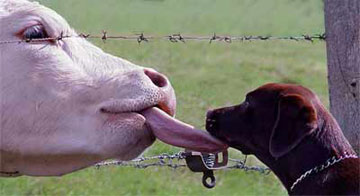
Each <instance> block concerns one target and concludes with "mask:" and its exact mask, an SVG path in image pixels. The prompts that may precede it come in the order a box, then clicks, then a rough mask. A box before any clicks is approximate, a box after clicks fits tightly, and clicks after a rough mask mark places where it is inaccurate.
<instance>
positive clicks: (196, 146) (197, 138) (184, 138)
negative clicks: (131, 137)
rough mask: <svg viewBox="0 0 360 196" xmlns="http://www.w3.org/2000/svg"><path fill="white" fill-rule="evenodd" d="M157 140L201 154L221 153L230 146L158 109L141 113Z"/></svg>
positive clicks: (150, 109)
mask: <svg viewBox="0 0 360 196" xmlns="http://www.w3.org/2000/svg"><path fill="white" fill-rule="evenodd" d="M141 114H142V115H144V117H145V118H146V124H147V126H148V127H149V128H150V129H151V130H152V132H153V133H154V135H155V136H156V138H158V139H159V140H161V141H163V142H165V143H167V144H170V145H173V146H177V147H183V148H187V149H190V150H194V151H200V152H220V151H223V150H225V149H226V148H227V147H228V146H227V145H226V144H224V143H222V142H221V141H220V140H218V139H216V138H214V137H212V136H211V135H209V134H207V133H206V132H204V131H201V130H198V129H194V127H192V126H191V125H188V124H186V123H183V122H181V121H179V120H177V119H175V118H172V117H171V116H169V115H168V114H166V113H165V112H164V111H162V110H160V109H158V108H155V107H153V108H149V109H146V110H144V111H142V112H141Z"/></svg>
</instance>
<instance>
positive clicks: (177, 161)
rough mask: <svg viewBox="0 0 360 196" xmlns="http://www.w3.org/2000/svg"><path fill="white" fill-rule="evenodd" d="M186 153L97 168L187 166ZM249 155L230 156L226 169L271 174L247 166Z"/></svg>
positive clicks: (100, 165) (261, 169) (122, 162)
mask: <svg viewBox="0 0 360 196" xmlns="http://www.w3.org/2000/svg"><path fill="white" fill-rule="evenodd" d="M185 157H186V155H185V153H184V152H178V153H175V154H166V153H164V154H161V155H158V156H153V157H140V158H137V159H134V160H132V161H116V160H114V161H104V162H101V163H98V164H96V165H95V168H97V169H99V168H100V167H103V166H111V165H112V166H123V167H134V168H137V169H145V168H148V167H170V168H172V169H177V168H182V167H186V164H185V163H182V161H183V160H184V159H185ZM246 160H247V156H245V159H244V160H239V159H232V158H229V161H230V162H232V164H230V165H229V166H226V167H225V168H224V169H226V170H228V169H240V170H244V171H256V172H259V173H261V174H265V175H267V174H269V173H270V172H271V170H270V169H269V168H265V167H261V166H247V165H246Z"/></svg>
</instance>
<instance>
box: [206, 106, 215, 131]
mask: <svg viewBox="0 0 360 196" xmlns="http://www.w3.org/2000/svg"><path fill="white" fill-rule="evenodd" d="M215 126H216V112H214V110H208V111H207V113H206V125H205V127H206V130H207V131H208V132H210V133H212V134H213V133H214V131H215V130H216V128H215Z"/></svg>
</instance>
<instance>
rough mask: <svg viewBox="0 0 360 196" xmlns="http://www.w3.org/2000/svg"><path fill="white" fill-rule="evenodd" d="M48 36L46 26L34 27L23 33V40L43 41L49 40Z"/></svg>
mask: <svg viewBox="0 0 360 196" xmlns="http://www.w3.org/2000/svg"><path fill="white" fill-rule="evenodd" d="M48 37H49V36H48V34H47V33H46V31H45V29H44V26H42V25H34V26H31V27H29V28H27V29H26V30H25V31H24V33H23V38H24V39H26V40H28V39H42V38H48Z"/></svg>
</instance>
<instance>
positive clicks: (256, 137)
mask: <svg viewBox="0 0 360 196" xmlns="http://www.w3.org/2000/svg"><path fill="white" fill-rule="evenodd" d="M319 103H320V102H319V101H318V98H317V97H316V95H315V94H314V93H312V92H311V91H310V90H308V89H306V88H304V87H302V86H298V85H291V84H266V85H264V86H261V87H259V88H258V89H256V90H254V91H252V92H250V93H248V94H247V95H246V99H245V101H244V102H243V103H241V104H240V105H235V106H231V107H225V108H219V109H216V110H213V111H209V112H208V114H207V122H206V129H207V130H208V131H209V132H210V134H212V135H213V136H216V137H217V138H219V139H221V140H223V141H225V142H226V143H228V144H229V145H230V146H231V147H234V148H236V149H238V150H240V151H242V152H243V153H244V154H255V155H259V154H269V153H270V154H271V156H273V157H275V158H279V157H281V156H283V155H285V154H286V153H288V152H289V151H291V150H292V149H293V148H295V147H296V146H297V145H298V144H299V143H300V142H301V141H302V140H303V139H304V138H305V137H306V136H307V135H309V134H311V133H312V132H313V131H314V130H315V129H316V127H317V110H316V107H315V105H318V104H319Z"/></svg>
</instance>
